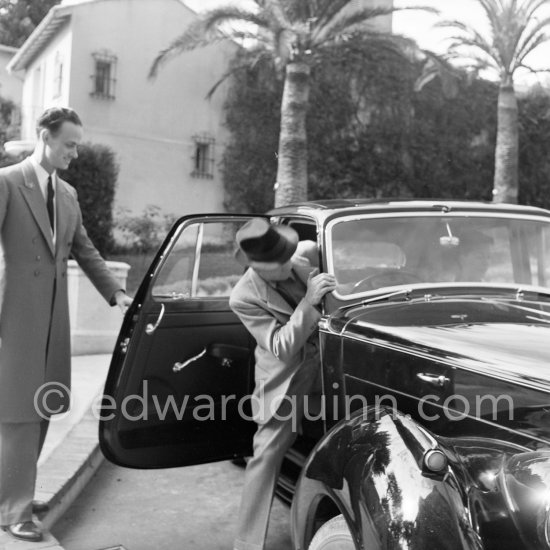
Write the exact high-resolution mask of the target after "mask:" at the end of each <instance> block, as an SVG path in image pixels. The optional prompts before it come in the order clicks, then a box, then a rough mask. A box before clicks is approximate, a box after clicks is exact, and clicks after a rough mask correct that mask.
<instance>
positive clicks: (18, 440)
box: [0, 420, 49, 526]
mask: <svg viewBox="0 0 550 550" xmlns="http://www.w3.org/2000/svg"><path fill="white" fill-rule="evenodd" d="M48 425H49V421H48V420H42V421H41V422H22V423H16V422H0V525H2V526H5V525H13V524H14V523H21V522H25V521H30V520H32V499H33V497H34V488H35V485H36V472H37V462H38V457H39V456H40V451H41V450H42V446H43V445H44V440H45V439H46V433H47V431H48Z"/></svg>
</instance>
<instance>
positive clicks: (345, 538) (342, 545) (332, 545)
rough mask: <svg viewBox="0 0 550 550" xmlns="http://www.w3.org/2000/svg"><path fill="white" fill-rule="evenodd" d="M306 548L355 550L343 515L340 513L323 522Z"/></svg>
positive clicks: (312, 549) (313, 549)
mask: <svg viewBox="0 0 550 550" xmlns="http://www.w3.org/2000/svg"><path fill="white" fill-rule="evenodd" d="M308 550H356V549H355V544H354V543H353V537H352V536H351V532H350V530H349V527H348V524H347V523H346V520H345V519H344V516H342V515H341V514H340V515H339V516H336V517H334V518H332V519H330V520H329V521H327V522H326V523H325V524H323V525H322V526H321V528H320V529H319V530H318V531H317V533H315V536H314V537H313V539H312V540H311V543H310V544H309V547H308Z"/></svg>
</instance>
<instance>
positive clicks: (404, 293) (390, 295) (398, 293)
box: [338, 288, 413, 311]
mask: <svg viewBox="0 0 550 550" xmlns="http://www.w3.org/2000/svg"><path fill="white" fill-rule="evenodd" d="M412 291H413V289H412V288H402V289H401V290H396V291H395V292H389V293H388V294H382V295H381V296H373V297H372V298H367V299H366V300H362V301H361V302H355V303H353V304H348V305H347V306H341V307H339V308H338V311H347V310H348V309H353V308H355V307H361V306H368V305H369V304H374V303H376V302H383V301H384V300H389V299H391V298H395V297H397V296H404V297H405V299H408V298H409V295H410V293H411V292H412Z"/></svg>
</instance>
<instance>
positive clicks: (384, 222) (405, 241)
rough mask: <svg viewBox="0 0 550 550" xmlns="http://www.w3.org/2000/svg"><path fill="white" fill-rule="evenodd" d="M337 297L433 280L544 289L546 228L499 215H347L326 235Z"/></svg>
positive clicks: (548, 277)
mask: <svg viewBox="0 0 550 550" xmlns="http://www.w3.org/2000/svg"><path fill="white" fill-rule="evenodd" d="M327 253H328V268H329V271H330V272H332V273H334V275H335V276H336V280H337V282H338V289H337V293H338V294H339V295H341V296H346V297H351V296H353V295H355V294H360V293H363V292H368V291H373V290H378V289H381V288H384V287H393V286H399V285H411V284H426V283H429V284H433V283H446V284H452V283H478V284H521V285H532V286H537V287H549V286H550V223H549V222H548V221H546V220H544V219H542V218H541V219H537V218H534V217H530V218H527V217H525V218H519V217H516V218H511V217H504V216H503V215H500V216H495V215H491V216H489V215H485V216H481V215H468V216H466V215H462V216H460V215H453V214H443V215H410V214H407V215H405V216H404V215H403V214H400V215H399V216H392V217H388V216H385V217H373V216H365V217H357V216H354V217H349V218H342V219H338V220H335V221H333V222H331V223H330V224H329V230H328V242H327Z"/></svg>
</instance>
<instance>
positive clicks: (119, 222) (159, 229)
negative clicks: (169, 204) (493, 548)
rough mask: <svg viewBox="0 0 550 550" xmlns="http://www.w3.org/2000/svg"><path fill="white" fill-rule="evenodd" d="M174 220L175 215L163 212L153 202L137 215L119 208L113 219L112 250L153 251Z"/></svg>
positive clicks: (145, 252) (122, 251)
mask: <svg viewBox="0 0 550 550" xmlns="http://www.w3.org/2000/svg"><path fill="white" fill-rule="evenodd" d="M175 220H176V216H175V215H173V214H163V213H162V211H161V209H160V207H158V206H155V205H153V204H149V205H147V206H146V207H145V209H144V210H143V212H142V213H141V214H139V215H137V216H136V215H132V214H131V213H130V211H129V210H127V209H123V208H121V209H119V210H118V211H117V215H116V221H115V231H116V246H115V249H114V251H115V252H116V253H118V254H121V253H128V252H133V253H138V254H147V253H149V252H155V251H156V250H157V249H158V247H159V246H160V245H161V243H162V241H163V240H164V237H166V234H167V233H168V231H169V229H170V228H171V227H172V225H173V224H174V222H175Z"/></svg>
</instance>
